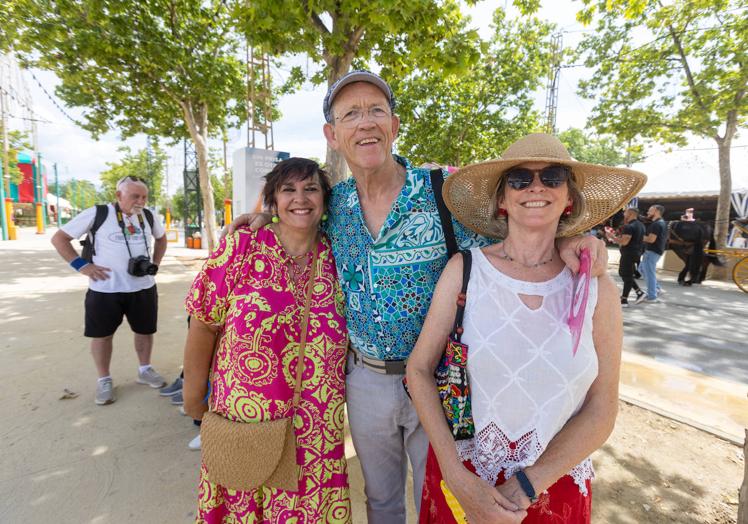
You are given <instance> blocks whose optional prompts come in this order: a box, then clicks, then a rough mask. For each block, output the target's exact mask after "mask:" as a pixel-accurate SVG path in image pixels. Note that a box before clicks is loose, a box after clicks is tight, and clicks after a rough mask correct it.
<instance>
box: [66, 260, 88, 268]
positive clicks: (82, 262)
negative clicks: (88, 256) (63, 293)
mask: <svg viewBox="0 0 748 524" xmlns="http://www.w3.org/2000/svg"><path fill="white" fill-rule="evenodd" d="M87 265H88V260H84V259H82V258H81V257H75V258H74V259H73V260H71V261H70V267H72V268H73V269H75V270H76V271H80V270H81V269H82V268H83V266H87Z"/></svg>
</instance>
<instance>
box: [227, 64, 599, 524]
mask: <svg viewBox="0 0 748 524" xmlns="http://www.w3.org/2000/svg"><path fill="white" fill-rule="evenodd" d="M394 108H395V99H394V96H393V94H392V91H391V89H390V87H389V85H387V83H386V82H385V81H384V80H383V79H382V78H380V77H379V76H377V75H375V74H373V73H370V72H368V71H353V72H351V73H348V74H347V75H345V76H343V77H342V78H341V79H340V80H338V81H337V82H336V83H335V84H333V85H332V86H331V87H330V89H329V90H328V92H327V95H326V96H325V100H324V103H323V111H324V114H325V120H326V122H327V123H326V124H325V125H324V134H325V138H326V139H327V143H328V144H329V145H330V147H331V148H332V149H334V150H336V151H337V152H338V153H340V154H342V155H343V157H344V158H345V160H346V162H347V164H348V167H349V168H350V171H351V175H352V176H351V177H350V178H349V179H347V180H345V181H343V182H340V183H339V184H337V185H336V186H335V187H334V188H333V193H332V198H331V201H330V208H329V210H328V211H327V214H328V215H329V220H328V221H327V223H326V226H325V227H326V231H327V233H328V235H329V237H330V240H331V243H332V249H333V252H334V255H335V260H336V264H337V267H338V273H339V278H340V280H341V284H342V287H343V291H344V293H345V296H346V306H347V310H346V319H347V323H348V331H349V333H350V338H351V345H350V352H349V355H348V365H347V369H346V375H347V376H346V402H347V408H348V420H349V424H350V428H351V436H352V438H353V444H354V447H355V448H356V453H357V455H358V458H359V460H360V462H361V468H362V471H363V476H364V483H365V486H364V489H365V492H366V497H367V501H366V508H367V517H368V522H369V523H374V524H378V523H383V524H400V523H403V524H404V523H405V522H406V510H405V507H406V506H405V483H406V477H407V469H408V468H407V459H406V455H407V457H408V458H409V459H410V463H411V466H412V469H413V495H414V499H415V503H416V507H417V509H418V508H419V507H420V502H421V488H422V485H423V476H424V470H425V463H426V453H427V450H428V438H427V437H426V433H425V432H424V431H423V428H422V427H421V425H420V423H419V421H418V417H417V415H416V412H415V409H414V408H413V406H412V404H411V403H410V399H409V398H408V397H407V395H406V393H405V390H404V388H403V386H402V378H403V375H404V373H405V363H406V360H407V358H408V356H409V355H410V352H411V350H412V349H413V346H414V345H415V342H416V340H417V338H418V335H419V333H420V331H421V327H422V325H423V321H424V319H425V317H426V313H427V312H428V308H429V305H430V303H431V296H432V295H433V292H434V288H435V287H436V282H437V280H438V279H439V275H440V274H441V272H442V270H443V269H444V266H445V265H446V263H447V248H446V245H445V240H444V233H443V230H442V226H441V220H440V218H439V213H438V210H437V207H436V200H435V197H434V191H433V189H432V187H431V180H430V176H429V170H427V169H419V168H414V167H413V166H412V165H411V164H410V162H409V161H408V160H407V159H405V158H402V157H399V156H397V155H393V154H392V145H393V143H394V140H395V138H396V137H397V132H398V129H399V126H400V119H399V118H398V117H397V115H395V114H394V112H393V111H394ZM445 176H446V173H445ZM253 219H254V221H253ZM267 220H268V218H267V215H264V216H262V217H257V216H255V215H242V216H241V217H238V218H237V219H236V220H235V221H234V223H233V224H232V227H236V226H238V225H241V224H245V223H249V222H252V226H253V227H260V226H261V225H263V224H264V223H267ZM453 228H454V231H455V236H456V239H457V242H458V244H459V247H460V248H461V249H468V248H470V247H474V246H479V245H486V244H488V243H490V242H491V240H488V239H486V238H483V237H480V236H477V235H475V234H474V233H472V232H470V231H469V230H466V229H465V228H463V227H462V225H461V224H459V223H458V222H456V221H453ZM588 238H589V240H585V241H582V242H581V244H583V245H584V247H592V248H593V250H595V249H597V250H598V252H597V254H596V255H593V258H598V259H605V254H604V249H602V250H600V248H599V245H601V244H602V243H601V242H598V241H594V240H593V239H591V238H590V237H588ZM595 242H596V244H595ZM579 244H580V242H579V240H578V239H572V240H569V241H566V243H565V245H564V253H563V255H562V258H564V260H567V259H569V260H568V261H567V263H569V264H570V265H572V266H574V267H578V263H577V261H576V255H575V251H576V249H578V248H579V247H580V245H579ZM600 251H602V253H603V254H602V256H600V255H599V253H600ZM605 260H606V259H605ZM605 260H603V261H602V263H603V264H605ZM596 267H599V264H598V265H596ZM603 267H604V266H603Z"/></svg>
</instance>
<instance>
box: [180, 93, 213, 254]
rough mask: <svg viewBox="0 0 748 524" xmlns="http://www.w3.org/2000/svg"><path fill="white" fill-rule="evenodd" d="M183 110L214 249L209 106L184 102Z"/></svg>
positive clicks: (207, 232) (207, 234)
mask: <svg viewBox="0 0 748 524" xmlns="http://www.w3.org/2000/svg"><path fill="white" fill-rule="evenodd" d="M182 111H183V113H184V120H185V124H187V128H188V129H189V131H190V137H191V138H192V143H193V144H195V152H196V153H197V165H198V175H199V179H200V194H201V195H202V197H203V216H204V217H205V219H204V220H205V235H206V236H207V241H208V249H209V250H210V251H213V249H215V247H216V244H217V241H216V240H217V237H216V229H217V226H216V209H215V205H214V204H213V186H212V185H211V183H210V170H209V167H208V108H207V107H206V106H205V104H200V105H199V107H198V108H197V109H196V110H195V108H193V107H192V104H191V103H190V102H182Z"/></svg>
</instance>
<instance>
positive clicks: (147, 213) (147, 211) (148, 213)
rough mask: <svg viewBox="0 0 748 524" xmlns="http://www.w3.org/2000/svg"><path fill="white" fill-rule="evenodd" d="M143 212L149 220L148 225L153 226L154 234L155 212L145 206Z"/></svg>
mask: <svg viewBox="0 0 748 524" xmlns="http://www.w3.org/2000/svg"><path fill="white" fill-rule="evenodd" d="M143 214H144V215H145V219H146V220H147V221H148V225H149V226H151V234H153V213H151V210H150V209H148V208H147V207H144V208H143Z"/></svg>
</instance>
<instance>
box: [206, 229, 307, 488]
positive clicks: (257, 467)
mask: <svg viewBox="0 0 748 524" xmlns="http://www.w3.org/2000/svg"><path fill="white" fill-rule="evenodd" d="M311 264H312V268H311V273H310V275H309V282H308V283H307V292H306V303H305V304H304V315H303V316H302V320H301V340H300V341H299V360H298V361H297V364H296V385H295V386H294V396H293V408H292V412H291V416H289V417H284V418H281V419H276V420H268V421H263V422H235V421H231V420H229V419H227V418H225V417H223V416H222V415H220V414H219V413H215V412H208V413H206V414H205V416H204V417H203V422H202V425H201V426H200V436H201V443H202V446H201V447H202V459H203V463H204V464H205V468H206V469H207V472H208V479H209V480H210V481H211V482H213V483H216V484H220V485H221V486H223V487H225V488H230V489H235V490H240V491H249V490H252V489H256V488H258V487H260V486H266V487H269V488H276V489H283V490H287V491H298V489H299V475H300V469H299V466H298V464H297V463H296V434H295V432H294V424H293V421H294V417H295V415H296V410H297V408H298V405H299V400H300V398H301V374H302V372H303V369H304V365H303V363H304V356H305V354H306V351H305V350H306V338H307V327H308V325H309V308H310V306H311V302H312V292H313V289H314V278H315V275H316V270H317V243H315V247H314V254H313V256H312V262H311Z"/></svg>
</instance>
